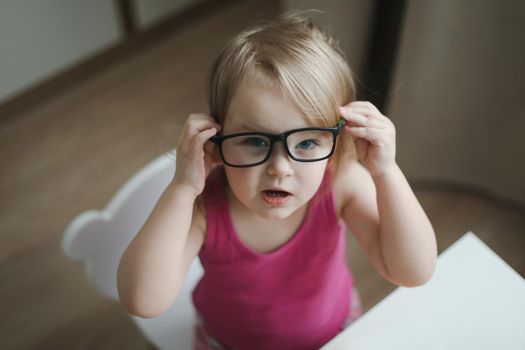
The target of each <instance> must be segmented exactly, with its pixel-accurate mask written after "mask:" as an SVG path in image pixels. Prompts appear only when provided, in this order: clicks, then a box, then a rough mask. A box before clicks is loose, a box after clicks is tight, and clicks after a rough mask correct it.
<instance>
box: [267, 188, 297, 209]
mask: <svg viewBox="0 0 525 350" xmlns="http://www.w3.org/2000/svg"><path fill="white" fill-rule="evenodd" d="M262 198H263V200H264V201H265V202H266V203H268V204H270V205H274V206H275V205H283V204H286V203H287V202H288V201H289V200H290V199H291V198H292V194H291V193H289V192H286V191H279V190H264V191H262Z"/></svg>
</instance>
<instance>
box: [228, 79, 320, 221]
mask: <svg viewBox="0 0 525 350" xmlns="http://www.w3.org/2000/svg"><path fill="white" fill-rule="evenodd" d="M311 126H312V125H309V124H308V123H307V122H306V121H305V119H304V118H303V117H301V112H300V111H299V110H298V109H297V108H296V107H295V105H293V104H292V103H291V102H290V101H289V99H288V98H287V97H286V96H284V95H283V94H282V93H281V92H280V91H279V89H277V88H268V87H264V86H262V85H258V84H254V83H251V84H249V83H243V84H241V85H240V86H239V87H238V89H237V92H236V93H235V95H234V97H233V99H232V101H231V103H230V106H229V110H228V115H227V117H226V118H225V122H224V124H223V126H222V133H223V134H225V135H228V134H233V133H238V132H247V131H252V132H253V131H260V132H268V133H283V132H285V131H288V130H291V129H299V128H305V127H311ZM327 162H328V161H327V160H322V161H317V162H310V163H308V162H297V161H294V160H292V159H291V158H290V157H289V156H288V154H287V153H286V151H285V150H284V148H283V144H282V142H277V143H275V145H274V147H273V151H272V154H271V156H270V158H269V159H268V161H266V162H265V163H263V164H260V165H257V166H254V167H248V168H234V167H229V166H226V167H225V170H226V176H227V178H228V182H229V186H230V188H231V191H232V192H233V194H234V195H235V196H234V197H235V198H234V200H235V201H236V203H232V204H233V205H234V206H235V205H240V206H241V208H242V209H248V210H250V211H251V212H253V213H255V214H257V215H259V216H261V217H264V218H267V219H284V218H287V217H289V216H290V215H291V214H293V213H294V212H296V211H297V210H298V209H301V208H303V207H304V206H305V205H306V204H307V203H308V201H309V200H310V199H311V198H312V197H313V195H314V194H315V193H316V191H317V189H318V188H319V185H320V184H321V181H322V179H323V176H324V173H325V169H326V165H327ZM271 190H280V191H285V192H286V193H276V192H273V191H271Z"/></svg>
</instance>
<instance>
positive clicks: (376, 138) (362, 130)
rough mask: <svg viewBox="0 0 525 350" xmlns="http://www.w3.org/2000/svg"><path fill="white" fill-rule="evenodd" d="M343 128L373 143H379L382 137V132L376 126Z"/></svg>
mask: <svg viewBox="0 0 525 350" xmlns="http://www.w3.org/2000/svg"><path fill="white" fill-rule="evenodd" d="M345 130H347V131H348V132H349V133H350V135H352V136H354V137H358V138H363V139H365V140H368V141H370V142H371V143H373V144H380V143H382V142H381V140H382V139H383V137H384V136H383V132H382V131H381V130H380V129H376V128H367V127H362V126H345Z"/></svg>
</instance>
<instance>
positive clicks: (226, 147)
mask: <svg viewBox="0 0 525 350" xmlns="http://www.w3.org/2000/svg"><path fill="white" fill-rule="evenodd" d="M344 125H345V120H344V119H341V120H339V121H338V122H337V125H336V126H335V127H333V128H302V129H293V130H289V131H287V132H284V133H282V134H269V133H265V132H242V133H236V134H230V135H222V136H219V135H215V136H213V137H212V138H210V140H211V141H212V142H213V143H215V144H216V145H217V146H218V147H219V150H220V153H221V157H222V160H223V161H224V164H226V165H228V166H231V167H236V168H246V167H251V166H256V165H259V164H262V163H264V162H266V161H267V160H268V159H269V158H270V156H271V154H272V149H273V145H274V144H275V143H276V142H279V141H281V142H282V143H283V146H284V149H285V150H286V153H288V155H289V156H290V158H292V159H293V160H296V161H298V162H317V161H320V160H323V159H326V158H329V157H330V156H331V155H332V154H333V153H334V150H335V144H336V140H337V135H339V133H340V132H341V129H342V128H343V126H344Z"/></svg>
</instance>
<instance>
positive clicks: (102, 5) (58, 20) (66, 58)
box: [0, 0, 121, 103]
mask: <svg viewBox="0 0 525 350" xmlns="http://www.w3.org/2000/svg"><path fill="white" fill-rule="evenodd" d="M120 38H121V34H120V30H119V25H118V21H117V15H116V10H115V7H114V5H113V1H111V0H93V1H84V0H52V1H32V0H3V1H2V2H1V3H0V103H1V102H2V101H4V100H6V99H8V98H9V97H11V96H13V95H14V94H16V93H18V92H20V91H22V90H24V89H26V88H28V87H30V86H32V85H34V84H36V83H39V82H41V81H42V80H44V79H46V78H49V77H51V76H53V75H54V74H56V73H57V72H59V71H61V70H63V69H65V68H67V67H70V66H71V65H73V64H74V63H75V62H78V61H79V60H82V59H84V58H86V57H89V56H91V55H94V54H96V53H97V52H100V51H101V50H103V49H104V48H106V47H108V46H109V45H111V44H113V43H115V42H117V41H118V40H119V39H120Z"/></svg>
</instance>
